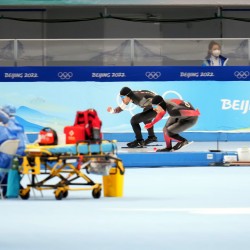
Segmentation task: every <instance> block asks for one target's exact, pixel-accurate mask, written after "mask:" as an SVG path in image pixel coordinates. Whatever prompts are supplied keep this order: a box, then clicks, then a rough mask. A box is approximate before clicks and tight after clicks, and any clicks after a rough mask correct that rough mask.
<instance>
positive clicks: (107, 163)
mask: <svg viewBox="0 0 250 250" xmlns="http://www.w3.org/2000/svg"><path fill="white" fill-rule="evenodd" d="M116 151H117V147H116V143H115V142H114V141H112V142H110V141H105V140H99V141H80V142H78V143H76V144H66V145H57V146H39V145H30V146H28V147H27V148H26V156H24V157H23V163H22V174H23V175H29V176H31V178H30V183H29V184H28V185H27V187H22V188H21V190H20V196H21V198H22V199H28V198H29V197H30V190H31V188H33V189H36V190H39V191H42V190H50V189H52V190H54V194H55V198H56V199H58V200H61V199H62V198H66V197H67V196H68V191H79V190H91V191H92V196H93V198H100V196H101V191H102V184H101V183H95V182H94V181H93V180H92V179H90V178H89V177H88V175H87V174H99V175H102V176H106V175H109V174H110V171H111V170H112V169H118V170H119V172H120V173H121V174H124V167H123V164H122V161H121V160H120V159H119V158H117V157H116ZM84 172H86V174H85V173H84ZM111 172H112V171H111ZM44 176H45V177H44ZM53 181H54V182H53Z"/></svg>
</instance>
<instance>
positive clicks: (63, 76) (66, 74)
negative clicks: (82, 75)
mask: <svg viewBox="0 0 250 250" xmlns="http://www.w3.org/2000/svg"><path fill="white" fill-rule="evenodd" d="M57 76H58V77H59V78H60V79H61V80H69V79H70V78H71V77H72V76H73V73H72V72H59V73H58V74H57Z"/></svg>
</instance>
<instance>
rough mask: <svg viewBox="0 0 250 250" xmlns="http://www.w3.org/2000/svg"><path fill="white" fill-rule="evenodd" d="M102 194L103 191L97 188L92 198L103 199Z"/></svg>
mask: <svg viewBox="0 0 250 250" xmlns="http://www.w3.org/2000/svg"><path fill="white" fill-rule="evenodd" d="M101 194H102V190H101V189H100V188H95V189H93V191H92V196H93V198H95V199H99V198H100V197H101Z"/></svg>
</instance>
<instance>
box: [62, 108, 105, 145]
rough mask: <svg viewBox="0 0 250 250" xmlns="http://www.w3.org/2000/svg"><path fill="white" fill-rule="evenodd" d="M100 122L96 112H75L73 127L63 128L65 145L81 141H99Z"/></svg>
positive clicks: (91, 110)
mask: <svg viewBox="0 0 250 250" xmlns="http://www.w3.org/2000/svg"><path fill="white" fill-rule="evenodd" d="M101 126H102V122H101V120H100V119H99V117H98V114H97V112H96V110H94V109H87V110H85V111H77V112H76V117H75V122H74V125H73V126H67V127H65V128H64V133H65V135H66V144H71V143H77V141H81V140H100V139H101V138H102V134H101Z"/></svg>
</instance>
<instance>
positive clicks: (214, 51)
mask: <svg viewBox="0 0 250 250" xmlns="http://www.w3.org/2000/svg"><path fill="white" fill-rule="evenodd" d="M212 55H213V56H215V57H218V56H219V55H220V50H219V49H216V50H213V51H212Z"/></svg>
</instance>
